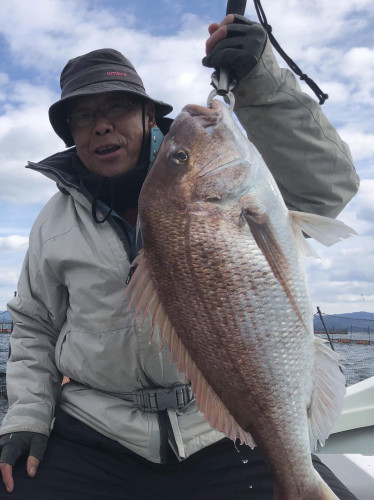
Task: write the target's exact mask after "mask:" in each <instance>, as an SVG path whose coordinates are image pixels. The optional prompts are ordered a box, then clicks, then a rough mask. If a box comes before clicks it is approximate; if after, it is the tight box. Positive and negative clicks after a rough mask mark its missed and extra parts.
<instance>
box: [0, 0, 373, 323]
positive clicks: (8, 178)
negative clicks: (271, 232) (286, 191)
mask: <svg viewBox="0 0 374 500" xmlns="http://www.w3.org/2000/svg"><path fill="white" fill-rule="evenodd" d="M262 5H263V8H264V10H265V13H266V16H267V19H268V22H269V24H271V25H272V27H273V34H274V35H275V37H276V39H277V40H278V42H279V43H280V44H281V46H282V47H283V48H284V49H285V51H286V52H287V53H288V54H289V55H290V56H291V57H292V58H293V59H294V61H295V62H296V63H297V64H298V65H299V67H300V68H301V69H302V70H303V72H304V73H307V74H308V75H309V76H310V77H311V78H313V79H314V80H315V81H316V82H317V84H318V85H319V86H320V87H321V88H322V90H323V91H324V92H326V93H328V94H329V96H330V97H329V99H328V100H327V101H326V103H325V104H324V105H323V110H324V112H325V114H326V116H327V117H328V118H329V120H330V121H331V122H332V124H333V125H334V126H335V127H336V128H337V130H338V132H339V133H340V135H341V137H342V138H343V140H345V141H346V142H347V143H348V144H349V146H350V149H351V152H352V156H353V158H354V161H355V166H356V170H357V172H358V174H359V176H360V178H361V188H360V191H359V193H358V195H357V196H356V197H355V198H354V199H353V200H352V201H351V202H350V203H349V205H348V206H347V207H346V208H345V209H344V210H343V212H342V213H341V214H340V216H339V218H340V219H341V220H343V221H344V222H346V223H347V224H349V225H350V226H352V227H353V228H354V229H355V230H356V232H357V233H358V236H355V237H353V238H351V239H349V240H346V241H344V242H341V243H339V244H337V245H335V246H333V247H330V248H324V247H322V246H321V245H319V244H315V245H314V248H315V249H316V250H317V252H318V253H319V255H320V259H314V260H312V261H309V262H307V264H306V266H307V273H308V277H309V282H310V289H311V295H312V301H313V307H314V310H315V309H316V307H317V306H319V307H320V308H321V310H322V312H324V313H326V314H336V313H339V314H340V313H347V312H356V311H368V312H374V265H373V262H374V245H373V243H374V197H373V194H372V192H373V191H374V127H373V116H374V35H373V33H374V30H373V28H374V4H373V2H372V0H277V1H276V2H275V1H274V0H273V1H271V0H262ZM0 6H1V16H0V183H1V186H2V187H1V188H0V311H3V310H5V308H6V303H7V301H8V300H9V299H10V298H12V296H13V294H14V291H15V290H16V288H17V281H18V278H19V274H20V271H21V267H22V261H23V258H24V255H25V252H26V249H27V245H28V235H29V232H30V229H31V226H32V224H33V221H34V220H35V218H36V216H37V214H38V213H39V211H40V210H41V208H42V206H43V205H44V204H45V203H46V202H47V201H48V199H49V198H50V197H51V196H52V195H53V194H54V193H55V192H56V186H55V184H54V183H53V182H52V181H51V180H49V179H47V178H45V177H44V176H42V175H41V174H40V173H36V172H32V171H29V170H26V169H25V168H24V167H25V165H26V163H27V161H28V160H31V161H39V160H41V159H43V158H45V157H47V156H49V155H51V154H53V153H55V152H57V151H61V150H63V149H64V144H63V142H62V141H61V140H60V139H59V138H58V137H57V136H56V135H55V134H54V132H53V130H52V128H51V126H50V124H49V121H48V108H49V106H50V105H51V104H53V103H54V102H55V101H56V100H58V99H59V76H60V73H61V70H62V68H63V67H64V65H65V64H66V62H67V61H68V60H69V59H70V58H73V57H76V56H77V55H81V54H83V53H86V52H89V51H90V50H94V49H98V48H103V47H112V48H115V49H117V50H119V51H121V52H122V53H124V54H125V55H126V56H127V57H128V58H129V59H130V60H131V61H132V62H133V64H134V65H135V67H136V68H137V70H138V72H139V74H140V75H141V76H142V79H143V81H144V83H145V86H146V89H147V91H148V93H149V95H151V96H152V97H155V98H158V99H161V100H164V101H166V102H168V103H170V104H172V105H173V107H174V111H173V113H172V114H171V115H170V116H171V117H175V116H176V115H177V114H178V113H179V112H180V110H181V109H182V107H183V106H184V105H186V104H188V103H196V104H203V105H205V104H206V99H207V96H208V94H209V92H210V90H211V87H210V73H211V71H210V70H209V69H207V68H204V67H203V66H202V65H201V59H202V57H203V56H204V55H205V41H206V39H207V37H208V31H207V27H208V25H209V24H210V23H211V22H220V21H221V20H222V18H223V17H224V15H225V10H226V2H225V1H221V0H206V1H205V0H188V1H187V0H186V1H180V0H158V1H156V0H136V1H132V0H131V1H130V0H129V1H126V0H106V1H105V2H102V1H96V0H33V1H32V2H30V1H29V0H13V1H12V2H9V1H6V0H0ZM246 15H247V17H249V18H250V19H252V20H257V16H256V13H255V10H254V7H253V3H252V2H251V1H248V2H247V9H246ZM277 59H278V61H279V62H280V64H281V65H282V66H284V67H285V66H286V63H284V62H283V61H282V60H281V59H280V57H278V56H277ZM300 85H301V87H302V89H303V90H304V91H305V92H307V93H308V94H310V95H312V96H313V94H312V92H311V91H310V90H309V88H308V87H305V86H304V84H303V83H302V82H300ZM313 98H314V97H313Z"/></svg>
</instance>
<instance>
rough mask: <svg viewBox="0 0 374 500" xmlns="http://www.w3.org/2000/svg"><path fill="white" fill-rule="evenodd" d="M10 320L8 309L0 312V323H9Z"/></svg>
mask: <svg viewBox="0 0 374 500" xmlns="http://www.w3.org/2000/svg"><path fill="white" fill-rule="evenodd" d="M11 321H12V318H11V317H10V314H9V313H8V311H2V312H0V323H10V322H11Z"/></svg>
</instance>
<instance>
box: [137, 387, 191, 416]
mask: <svg viewBox="0 0 374 500" xmlns="http://www.w3.org/2000/svg"><path fill="white" fill-rule="evenodd" d="M133 401H134V405H135V407H136V408H139V409H140V410H142V411H145V412H157V411H163V410H167V409H168V408H173V409H175V410H181V409H182V408H186V407H187V406H188V405H189V404H191V403H192V402H193V401H195V396H194V395H193V394H192V389H191V384H177V385H175V386H174V387H171V388H164V387H159V388H157V389H138V390H137V391H134V392H133Z"/></svg>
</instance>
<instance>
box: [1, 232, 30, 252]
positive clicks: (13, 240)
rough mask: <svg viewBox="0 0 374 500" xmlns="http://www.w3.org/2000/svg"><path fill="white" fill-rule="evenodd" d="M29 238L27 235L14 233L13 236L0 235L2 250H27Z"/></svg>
mask: <svg viewBox="0 0 374 500" xmlns="http://www.w3.org/2000/svg"><path fill="white" fill-rule="evenodd" d="M28 244H29V239H28V238H27V237H26V236H19V235H17V234H12V235H11V236H0V252H3V251H9V250H11V251H19V250H21V251H25V250H27V247H28Z"/></svg>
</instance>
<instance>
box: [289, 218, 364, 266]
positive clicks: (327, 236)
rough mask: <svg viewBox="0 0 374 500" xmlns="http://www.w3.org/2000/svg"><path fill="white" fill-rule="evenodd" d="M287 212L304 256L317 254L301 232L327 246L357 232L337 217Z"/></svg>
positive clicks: (315, 255)
mask: <svg viewBox="0 0 374 500" xmlns="http://www.w3.org/2000/svg"><path fill="white" fill-rule="evenodd" d="M289 214H290V216H291V219H292V223H293V228H294V232H295V235H296V239H297V241H298V243H299V245H300V247H301V250H302V252H303V254H304V255H305V256H306V257H310V256H313V257H318V255H317V254H316V252H315V251H314V250H313V249H312V247H311V246H310V245H309V244H308V242H307V240H306V239H305V237H304V235H303V233H305V234H307V235H308V236H310V237H311V238H314V239H315V240H317V241H318V242H319V243H321V244H322V245H325V246H327V247H329V246H331V245H334V243H338V242H339V241H341V240H344V239H346V238H349V237H350V236H352V235H354V234H357V233H356V231H355V230H354V229H352V228H351V227H349V226H347V225H346V224H345V223H344V222H342V221H340V220H337V219H331V218H329V217H323V216H322V215H316V214H307V213H305V212H295V211H293V210H290V212H289Z"/></svg>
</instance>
